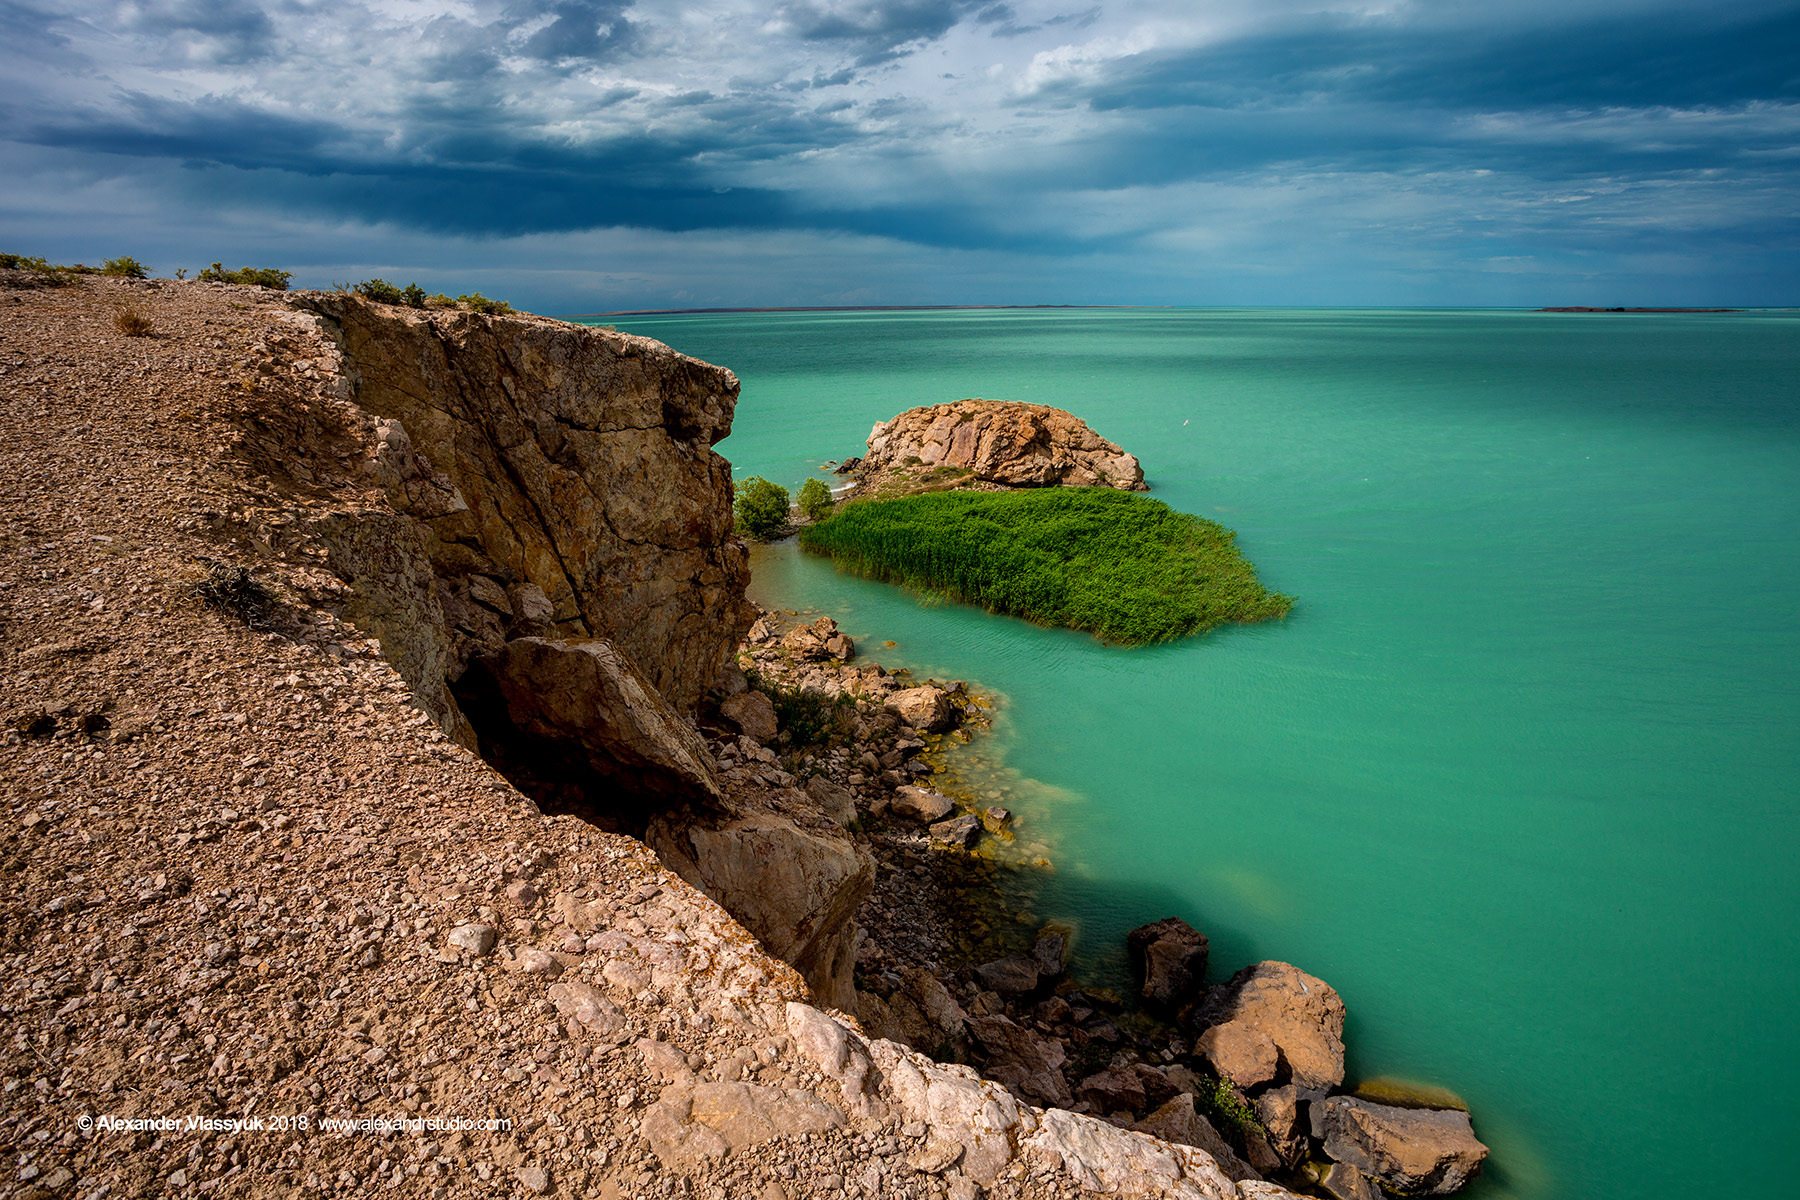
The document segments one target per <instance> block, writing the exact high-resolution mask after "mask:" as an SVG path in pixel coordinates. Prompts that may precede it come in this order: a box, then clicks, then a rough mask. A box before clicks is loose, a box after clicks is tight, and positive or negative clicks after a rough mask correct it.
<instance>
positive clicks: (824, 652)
mask: <svg viewBox="0 0 1800 1200" xmlns="http://www.w3.org/2000/svg"><path fill="white" fill-rule="evenodd" d="M781 648H782V649H784V650H786V651H788V652H789V653H790V654H792V655H793V656H794V657H795V658H798V659H801V660H802V661H805V662H831V661H832V660H833V659H836V660H838V661H841V662H849V661H850V660H851V659H853V658H855V657H856V643H854V642H852V641H851V640H850V639H849V638H848V637H845V636H844V635H843V634H842V633H840V632H839V631H838V627H837V622H836V621H834V620H832V619H831V618H830V617H820V618H819V619H818V620H816V621H814V622H813V623H812V624H811V625H796V626H795V627H794V628H792V629H790V630H788V632H787V634H786V635H785V636H784V637H783V638H782V639H781Z"/></svg>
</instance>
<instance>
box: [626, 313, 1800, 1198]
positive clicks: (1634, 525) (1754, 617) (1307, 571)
mask: <svg viewBox="0 0 1800 1200" xmlns="http://www.w3.org/2000/svg"><path fill="white" fill-rule="evenodd" d="M623 324H624V327H625V328H627V329H629V330H631V331H632V332H638V333H645V334H648V335H650V336H653V337H657V338H660V339H662V340H664V341H667V342H669V343H670V344H671V345H673V346H675V347H676V348H678V349H680V350H683V351H686V352H688V353H691V354H695V355H698V356H700V357H702V358H706V359H708V360H710V361H713V362H717V363H722V364H724V365H727V366H730V367H731V368H733V369H734V370H736V371H737V372H738V373H739V375H740V376H741V377H742V379H743V381H744V390H743V398H742V401H741V402H740V404H739V407H738V416H737V423H736V431H735V432H734V434H733V435H732V437H731V438H730V439H729V440H728V441H727V442H725V443H723V444H722V445H721V446H720V450H721V451H722V452H723V453H724V454H725V455H726V456H727V457H728V458H730V459H731V460H732V462H733V463H734V465H735V467H736V468H737V470H738V473H739V474H740V475H744V474H763V475H767V476H769V477H771V478H774V479H775V480H777V481H778V482H782V483H784V484H787V485H789V486H795V485H797V484H798V483H799V482H800V480H801V479H802V478H804V477H805V476H806V474H807V472H808V471H809V469H811V468H812V467H814V466H816V463H817V461H818V460H820V459H826V458H837V457H841V456H844V455H848V454H853V453H859V452H860V448H861V444H862V441H863V439H864V438H865V437H866V436H867V434H868V432H869V426H870V425H871V424H872V423H873V422H874V421H876V420H879V419H885V418H887V417H889V416H892V415H893V414H894V413H896V412H898V411H900V410H901V409H904V408H908V407H911V406H913V405H917V404H927V403H936V402H939V401H944V400H953V399H957V398H960V397H963V396H988V397H996V398H1006V399H1016V400H1030V401H1037V402H1043V403H1050V404H1055V405H1058V406H1061V407H1065V408H1068V409H1071V410H1072V411H1074V412H1075V413H1077V414H1078V415H1080V416H1082V417H1084V418H1086V419H1087V420H1088V421H1089V422H1090V423H1091V424H1093V425H1094V426H1095V428H1097V429H1098V430H1099V431H1100V432H1101V433H1102V434H1103V435H1105V436H1107V437H1110V438H1112V439H1113V440H1115V441H1117V442H1119V443H1121V444H1122V445H1124V446H1125V447H1126V448H1127V449H1129V450H1132V451H1133V452H1135V453H1136V454H1138V455H1139V457H1140V458H1141V459H1142V460H1143V463H1144V468H1145V471H1146V473H1147V475H1148V478H1149V481H1150V482H1151V484H1152V485H1153V487H1154V488H1155V492H1154V494H1155V495H1156V496H1157V497H1159V498H1160V499H1163V500H1165V501H1167V502H1168V503H1169V504H1171V505H1173V506H1174V507H1176V508H1179V509H1183V510H1185V511H1188V512H1194V513H1198V514H1201V515H1203V516H1207V517H1211V518H1213V519H1216V520H1218V521H1221V522H1223V523H1224V524H1226V525H1228V526H1230V527H1232V528H1234V529H1236V530H1238V531H1239V535H1240V538H1241V544H1242V546H1243V547H1244V549H1245V551H1246V552H1247V553H1248V554H1249V556H1250V558H1251V559H1252V560H1253V561H1254V562H1255V563H1256V564H1257V566H1258V568H1259V570H1260V572H1261V574H1262V577H1263V580H1264V582H1265V583H1266V584H1268V585H1269V586H1270V587H1273V588H1276V589H1278V590H1280V591H1283V592H1287V593H1289V594H1292V595H1294V596H1297V597H1298V598H1299V605H1298V607H1297V608H1296V610H1295V612H1294V614H1293V615H1292V616H1291V617H1290V618H1289V619H1288V620H1287V621H1286V622H1285V623H1281V624H1274V625H1265V626H1258V627H1254V628H1238V629H1231V630H1226V631H1223V632H1221V633H1216V634H1214V635H1211V636H1208V637H1205V638H1201V639H1195V640H1190V641H1187V642H1184V643H1181V644H1178V645H1173V646H1165V647H1159V648H1153V649H1139V650H1122V649H1117V648H1111V647H1106V646H1102V645H1099V644H1097V643H1096V642H1094V641H1093V640H1092V639H1090V638H1087V637H1084V636H1080V635H1076V634H1073V633H1068V632H1064V631H1056V630H1044V629H1038V628H1034V627H1032V626H1030V625H1027V624H1025V623H1022V622H1019V621H1014V620H1009V619H1005V618H999V617H992V616H988V615H986V614H984V613H981V612H977V611H972V610H970V609H967V608H962V607H956V606H936V607H932V606H927V605H923V604H920V603H918V602H916V601H915V600H914V599H913V598H912V597H910V596H908V595H907V594H905V593H903V592H900V591H897V590H894V589H890V588H887V587H885V586H882V585H878V584H872V583H868V582H865V581H860V580H855V579H849V578H846V577H843V576H841V575H838V574H837V573H836V572H835V571H834V570H833V569H832V568H831V566H830V565H829V564H828V563H824V562H821V561H818V560H814V559H803V558H801V557H800V556H799V555H797V554H796V553H795V552H793V550H792V549H791V547H777V548H776V549H775V550H774V551H772V552H771V553H769V554H766V555H762V556H759V559H758V563H757V578H756V583H755V585H754V589H753V590H754V592H755V594H757V595H758V597H759V598H760V599H762V600H763V601H764V602H765V603H775V604H780V605H783V606H786V607H801V606H806V607H816V608H820V609H823V610H826V611H829V612H831V613H833V614H835V615H836V616H837V617H838V618H839V619H840V621H841V622H842V623H843V624H844V626H845V627H846V629H847V631H848V632H850V633H851V634H852V635H854V636H857V637H859V638H863V639H873V641H867V642H865V648H868V649H873V648H874V647H876V646H878V644H879V642H881V641H884V640H888V639H892V640H894V641H895V642H896V643H897V645H896V646H895V647H894V648H892V649H889V650H880V649H875V650H874V653H876V654H878V655H879V657H880V658H881V660H882V661H884V662H886V663H888V664H889V665H903V666H910V667H913V668H914V669H916V670H921V671H927V672H932V673H936V674H939V675H942V676H953V677H960V678H968V679H970V680H974V681H977V682H979V683H980V684H981V685H983V686H985V687H987V688H990V689H992V690H993V691H995V692H997V693H998V694H1000V695H1001V696H1002V697H1003V699H1004V708H1003V710H1002V716H1001V719H1000V721H999V723H998V727H997V729H996V732H995V735H994V737H993V739H992V740H991V742H990V744H989V747H988V750H989V751H991V752H992V753H993V754H995V755H998V756H1001V757H1003V758H1004V760H1005V762H1006V764H1007V765H1008V766H1009V767H1011V768H1013V769H1014V770H1016V771H1017V772H1019V773H1020V775H1021V776H1023V777H1025V779H1028V780H1031V781H1037V782H1036V784H1032V783H1029V782H1026V781H1025V780H1023V779H1022V780H1021V781H1020V782H1019V784H1018V786H1017V787H1016V789H1015V792H1014V794H1013V796H1012V797H1011V802H1012V803H1013V805H1014V806H1015V807H1016V808H1017V809H1018V810H1019V811H1020V814H1021V817H1020V822H1021V838H1022V839H1024V840H1028V841H1034V842H1039V843H1041V844H1042V846H1043V847H1045V848H1046V849H1047V852H1048V855H1049V857H1050V858H1051V860H1052V861H1053V862H1054V864H1055V871H1054V874H1053V875H1052V876H1051V877H1050V880H1049V882H1048V884H1047V886H1046V889H1045V891H1044V893H1043V895H1042V896H1041V898H1040V903H1041V906H1042V910H1043V911H1042V912H1040V913H1039V915H1040V916H1044V917H1070V918H1074V919H1076V920H1077V921H1078V922H1079V926H1080V942H1079V945H1080V949H1081V952H1082V954H1083V956H1084V958H1085V960H1086V962H1087V963H1088V964H1089V966H1090V968H1091V969H1095V970H1105V969H1110V968H1113V967H1116V964H1117V955H1116V951H1115V947H1116V945H1117V942H1118V940H1119V938H1120V936H1121V934H1122V932H1123V931H1124V930H1125V929H1127V928H1129V927H1131V926H1132V925H1135V924H1138V923H1140V922H1142V921H1146V920H1150V919H1153V918H1157V917H1161V916H1165V915H1169V914H1178V915H1180V916H1183V917H1185V918H1187V919H1188V920H1190V921H1191V922H1193V923H1194V924H1195V925H1196V926H1198V927H1199V928H1201V929H1202V930H1205V931H1206V932H1207V933H1208V934H1210V935H1211V936H1212V938H1213V947H1214V950H1213V954H1214V959H1213V961H1214V963H1215V964H1216V966H1215V975H1222V974H1223V973H1224V972H1227V971H1229V970H1231V969H1235V967H1237V966H1238V965H1241V964H1242V963H1244V962H1247V961H1251V960H1253V959H1257V958H1265V957H1267V958H1281V959H1286V960H1289V961H1292V962H1295V963H1298V964H1299V965H1301V966H1302V967H1304V968H1305V969H1307V970H1309V971H1312V972H1313V973H1315V974H1318V975H1320V976H1322V977H1324V978H1325V979H1327V980H1329V981H1330V982H1331V983H1332V984H1333V985H1334V986H1335V987H1337V989H1338V990H1339V991H1340V992H1341V993H1342V994H1343V996H1344V1000H1345V1003H1346V1004H1347V1006H1348V1008H1349V1012H1350V1025H1349V1030H1348V1034H1347V1041H1348V1042H1349V1044H1350V1047H1351V1070H1352V1073H1353V1075H1358V1076H1363V1077H1368V1076H1376V1075H1390V1076H1398V1077H1402V1078H1406V1079H1412V1080H1418V1081H1424V1082H1430V1083H1436V1084H1441V1085H1443V1086H1447V1087H1449V1088H1451V1089H1452V1090H1454V1091H1456V1092H1457V1093H1459V1094H1460V1095H1462V1096H1463V1097H1464V1098H1465V1099H1466V1100H1467V1101H1468V1103H1469V1104H1470V1106H1471V1107H1472V1109H1473V1111H1474V1113H1475V1117H1476V1129H1477V1132H1478V1133H1479V1134H1480V1135H1481V1136H1482V1137H1483V1139H1484V1140H1486V1141H1487V1142H1488V1143H1489V1144H1490V1145H1491V1146H1492V1147H1493V1149H1494V1156H1493V1158H1492V1160H1491V1162H1490V1170H1489V1172H1488V1175H1487V1177H1486V1179H1485V1180H1484V1181H1483V1182H1482V1183H1481V1184H1480V1185H1478V1188H1477V1189H1475V1190H1473V1191H1472V1192H1471V1193H1470V1194H1471V1195H1479V1196H1482V1197H1485V1198H1488V1200H1494V1198H1498V1197H1519V1198H1531V1200H1539V1198H1551V1197H1558V1198H1560V1197H1570V1198H1581V1200H1607V1198H1613V1197H1617V1198H1620V1200H1624V1198H1627V1197H1629V1198H1631V1200H1644V1198H1656V1197H1674V1196H1687V1195H1707V1194H1718V1193H1721V1192H1722V1191H1727V1190H1729V1191H1731V1194H1741V1195H1764V1194H1766V1195H1771V1196H1772V1195H1793V1194H1795V1193H1796V1185H1795V1184H1794V1183H1793V1181H1792V1179H1791V1169H1790V1167H1789V1165H1788V1163H1787V1162H1786V1158H1787V1155H1786V1154H1785V1152H1784V1151H1783V1148H1784V1147H1790V1146H1792V1144H1793V1140H1794V1139H1793V1133H1792V1129H1793V1127H1794V1123H1795V1120H1796V1117H1797V1116H1800V1113H1797V1112H1796V1105H1795V1102H1794V1100H1793V1099H1792V1096H1793V1092H1792V1089H1791V1087H1790V1080H1791V1079H1792V1078H1793V1077H1794V1076H1795V1074H1796V1072H1797V1070H1800V1053H1797V1051H1796V1044H1797V1039H1796V1037H1795V1034H1794V1032H1793V1019H1794V1018H1793V1015H1792V1013H1791V1012H1790V1009H1791V1007H1792V1005H1793V1003H1794V1001H1795V998H1796V994H1797V990H1800V953H1797V951H1796V946H1795V931H1796V927H1797V924H1800V922H1797V920H1796V918H1800V882H1797V874H1800V873H1797V872H1796V870H1795V852H1796V848H1797V847H1800V819H1797V818H1796V815H1795V804H1794V800H1795V795H1796V784H1795V767H1796V750H1797V749H1800V670H1797V668H1796V664H1800V623H1797V622H1796V618H1795V608H1794V606H1795V600H1796V597H1800V549H1797V531H1800V387H1797V385H1796V379H1800V318H1796V317H1795V316H1793V315H1785V314H1772V313H1764V314H1745V315H1741V316H1711V315H1708V316H1659V317H1620V316H1607V315H1597V316H1554V315H1541V314H1532V313H1521V312H1445V311H1430V312H1396V311H1376V312H1372V311H1309V310H1299V311H1269V310H1247V311H1234V310H1224V311H1193V310H1174V311H1070V312H961V313H905V314H845V315H838V314H792V315H790V314H759V315H750V316H693V317H668V318H649V319H633V320H627V321H625V322H624V323H623ZM1727 1181H1729V1183H1730V1185H1731V1186H1729V1187H1728V1186H1726V1185H1727Z"/></svg>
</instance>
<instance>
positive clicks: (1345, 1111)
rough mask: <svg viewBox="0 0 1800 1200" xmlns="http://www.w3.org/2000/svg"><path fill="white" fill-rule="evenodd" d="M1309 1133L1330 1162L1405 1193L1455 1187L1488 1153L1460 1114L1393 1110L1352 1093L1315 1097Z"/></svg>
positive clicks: (1466, 1116) (1448, 1190) (1469, 1176)
mask: <svg viewBox="0 0 1800 1200" xmlns="http://www.w3.org/2000/svg"><path fill="white" fill-rule="evenodd" d="M1312 1133H1313V1136H1314V1137H1316V1138H1318V1139H1319V1140H1320V1141H1321V1142H1322V1143H1323V1144H1324V1148H1325V1153H1326V1155H1328V1156H1329V1157H1330V1158H1332V1159H1333V1160H1335V1161H1337V1162H1340V1163H1348V1164H1350V1165H1351V1166H1353V1167H1355V1168H1356V1169H1357V1170H1359V1171H1361V1172H1362V1173H1363V1174H1365V1175H1367V1176H1369V1177H1370V1178H1372V1179H1374V1180H1375V1181H1376V1182H1377V1183H1379V1184H1381V1185H1382V1186H1383V1187H1385V1188H1388V1189H1390V1190H1391V1191H1396V1192H1404V1193H1408V1194H1414V1193H1417V1194H1422V1195H1432V1196H1447V1195H1449V1194H1450V1193H1452V1192H1455V1191H1458V1190H1459V1189H1461V1188H1462V1186H1463V1185H1464V1184H1466V1183H1468V1182H1469V1180H1470V1179H1473V1178H1474V1177H1475V1175H1476V1174H1477V1173H1479V1172H1480V1170H1481V1163H1482V1160H1483V1159H1485V1158H1487V1153H1488V1148H1487V1147H1486V1146H1484V1145H1482V1144H1481V1142H1480V1141H1478V1140H1476V1137H1475V1131H1474V1129H1473V1127H1472V1126H1471V1124H1470V1122H1469V1114H1468V1113H1466V1112H1462V1111H1460V1110H1457V1109H1434V1108H1395V1107H1394V1106H1393V1105H1390V1104H1375V1103H1373V1102H1371V1101H1368V1100H1359V1099H1357V1098H1355V1097H1353V1096H1331V1097H1328V1098H1327V1099H1324V1100H1319V1101H1315V1102H1314V1103H1313V1105H1312Z"/></svg>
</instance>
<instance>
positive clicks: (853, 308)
mask: <svg viewBox="0 0 1800 1200" xmlns="http://www.w3.org/2000/svg"><path fill="white" fill-rule="evenodd" d="M1173 307H1174V305H1170V304H813V305H779V306H776V307H773V308H626V309H620V310H619V311H618V312H595V313H570V314H569V315H567V316H565V317H563V318H561V319H562V320H565V321H576V320H580V319H581V318H583V317H680V316H689V315H693V314H697V313H814V312H826V313H829V312H965V311H969V310H980V309H1042V308H1173Z"/></svg>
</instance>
